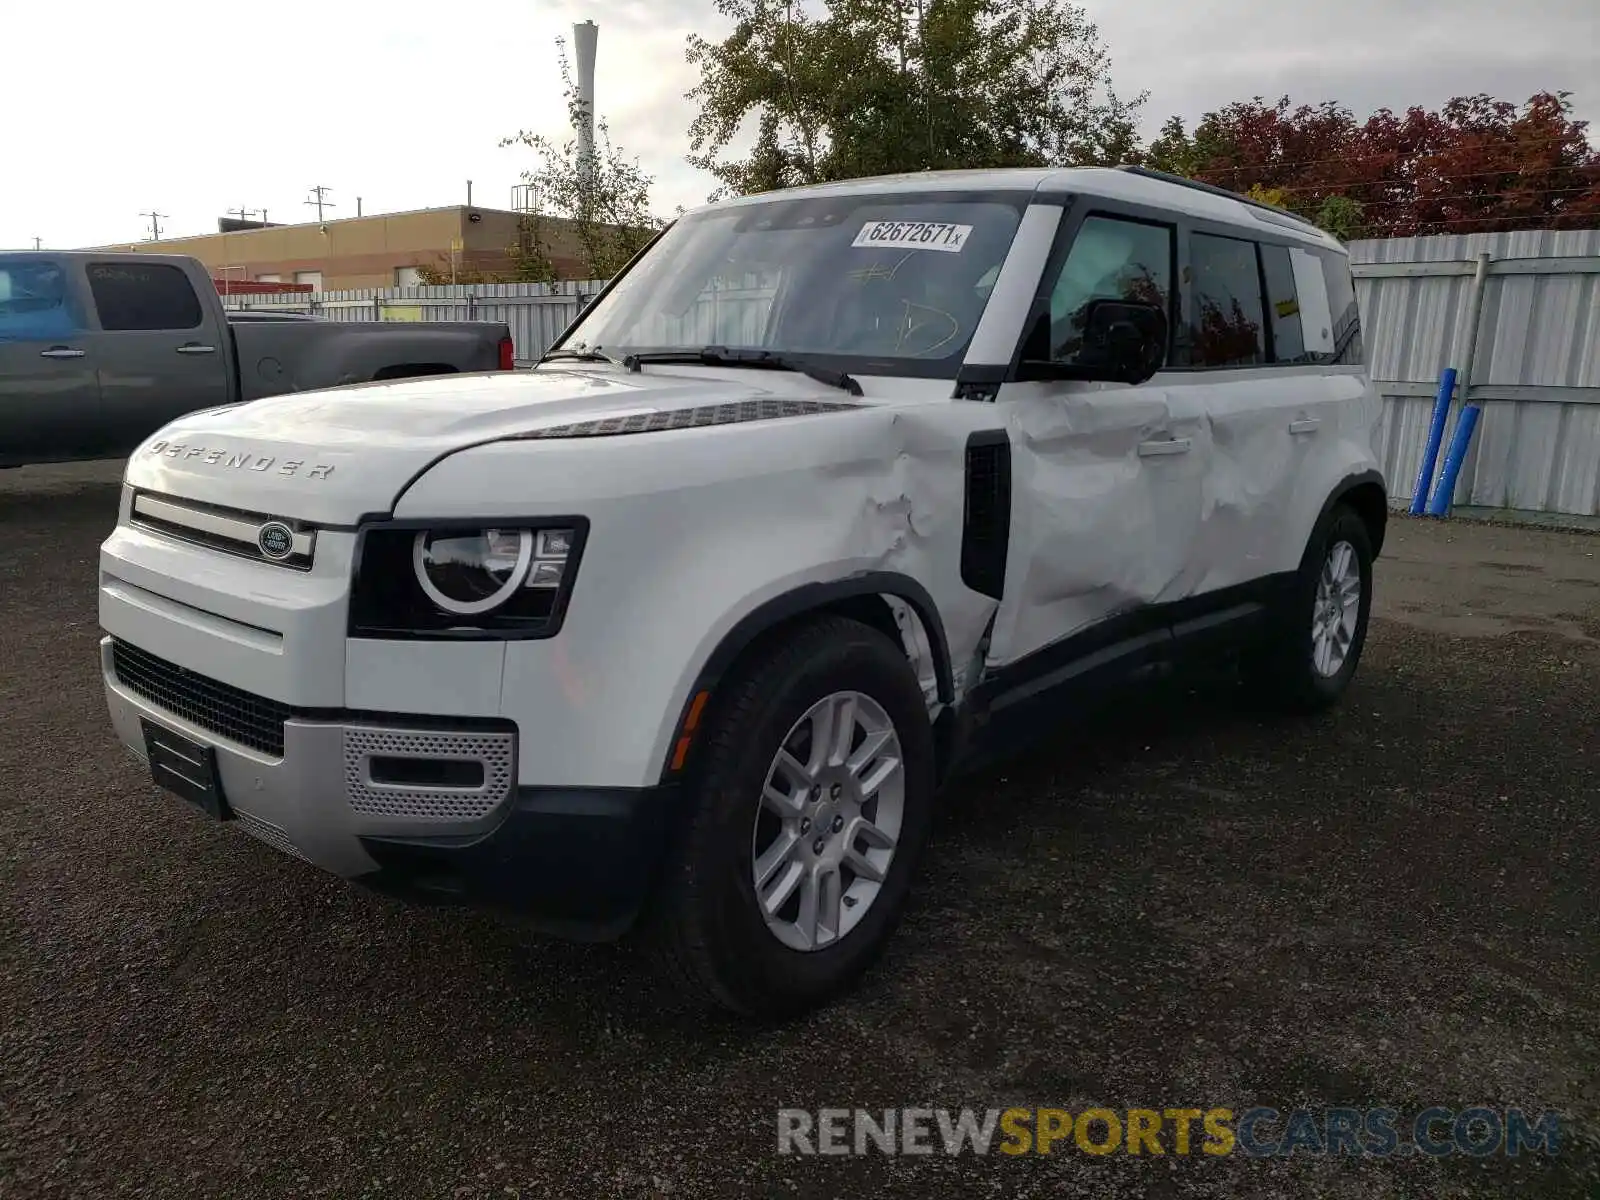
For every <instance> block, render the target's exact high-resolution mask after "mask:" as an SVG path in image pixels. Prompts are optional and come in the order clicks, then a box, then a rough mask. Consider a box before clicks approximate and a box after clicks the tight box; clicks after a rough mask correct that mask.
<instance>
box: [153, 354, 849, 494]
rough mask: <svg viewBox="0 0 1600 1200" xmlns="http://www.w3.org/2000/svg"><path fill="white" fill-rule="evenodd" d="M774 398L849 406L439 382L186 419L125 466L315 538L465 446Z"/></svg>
mask: <svg viewBox="0 0 1600 1200" xmlns="http://www.w3.org/2000/svg"><path fill="white" fill-rule="evenodd" d="M767 397H781V398H783V399H786V400H787V399H815V400H825V401H827V402H828V403H829V404H836V403H849V402H850V398H849V397H848V396H846V395H845V394H844V393H843V392H840V391H837V390H834V389H828V388H823V387H821V386H820V385H816V384H813V383H811V381H809V380H807V379H805V377H804V376H799V375H790V374H784V375H778V374H776V373H774V374H771V375H768V374H762V375H759V376H756V375H754V373H752V372H746V371H742V372H739V374H738V377H737V378H729V377H727V376H723V375H714V374H711V373H708V372H705V371H699V370H696V371H694V372H693V373H692V374H690V373H686V374H672V373H670V372H668V371H666V370H663V369H660V368H651V369H650V370H649V371H648V372H645V373H640V374H634V375H624V374H621V373H619V372H598V371H594V372H591V371H568V370H559V369H557V370H552V369H548V368H545V369H540V370H537V371H517V372H492V373H486V374H478V375H450V376H429V377H426V378H421V379H408V380H397V381H394V382H386V383H368V384H358V385H355V386H351V387H342V388H333V389H329V390H326V391H317V392H300V393H295V394H292V395H287V396H272V397H268V398H267V399H263V400H255V401H252V402H250V403H248V404H237V405H233V406H231V407H226V408H218V409H208V410H204V411H201V412H197V413H191V414H189V415H188V416H185V417H181V418H179V419H178V420H176V421H174V422H172V423H171V424H170V425H168V426H166V428H164V429H162V430H161V431H160V432H159V433H158V434H156V435H155V436H154V437H153V438H151V439H150V440H149V441H147V442H145V443H144V445H142V446H141V447H140V448H139V449H138V450H136V451H135V452H134V453H133V455H132V456H131V457H130V458H129V460H128V469H127V476H126V480H127V482H128V484H130V485H131V486H133V487H136V488H140V489H148V490H150V491H154V492H162V493H165V494H167V495H174V496H183V497H187V498H189V499H193V500H200V501H203V502H206V503H209V504H217V505H222V506H226V507H229V508H236V509H243V510H245V511H248V512H252V513H264V514H270V515H273V516H283V517H293V518H297V519H300V520H305V521H312V522H315V523H317V524H319V525H346V524H355V523H356V522H358V521H359V520H360V519H361V518H362V517H364V516H367V515H370V514H376V513H386V512H388V511H389V510H390V508H391V507H392V506H393V504H394V502H395V500H396V499H397V498H398V496H399V494H400V493H401V492H402V491H403V490H404V489H405V488H406V486H407V485H408V484H409V483H410V482H411V481H412V480H413V479H415V478H416V477H417V476H418V475H419V474H420V473H421V472H423V471H424V470H426V469H427V468H428V467H429V466H431V465H432V464H433V463H434V462H436V461H438V460H439V459H440V458H442V457H444V456H445V455H447V454H449V453H451V452H453V451H456V450H462V449H465V448H467V447H469V446H479V445H483V444H485V443H488V442H495V441H500V440H502V439H505V438H510V437H518V436H527V435H531V434H537V433H538V431H539V430H541V429H551V428H553V427H557V426H560V427H563V428H564V427H567V426H572V425H578V424H580V423H582V422H587V421H596V420H604V419H606V418H608V417H612V418H615V417H624V416H643V415H647V414H652V413H669V412H672V411H675V410H679V409H690V408H699V407H702V406H706V405H728V404H739V403H741V402H744V401H750V400H760V399H763V398H767Z"/></svg>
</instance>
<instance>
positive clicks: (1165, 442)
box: [1139, 438, 1193, 458]
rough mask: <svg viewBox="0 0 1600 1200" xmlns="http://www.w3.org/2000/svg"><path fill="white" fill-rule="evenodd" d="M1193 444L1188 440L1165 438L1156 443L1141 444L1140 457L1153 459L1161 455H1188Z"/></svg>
mask: <svg viewBox="0 0 1600 1200" xmlns="http://www.w3.org/2000/svg"><path fill="white" fill-rule="evenodd" d="M1192 446H1193V443H1192V442H1191V441H1190V440H1189V439H1188V438H1163V439H1161V440H1160V441H1156V442H1140V443H1139V457H1140V458H1152V457H1155V456H1157V455H1161V454H1187V453H1189V450H1190V448H1191V447H1192Z"/></svg>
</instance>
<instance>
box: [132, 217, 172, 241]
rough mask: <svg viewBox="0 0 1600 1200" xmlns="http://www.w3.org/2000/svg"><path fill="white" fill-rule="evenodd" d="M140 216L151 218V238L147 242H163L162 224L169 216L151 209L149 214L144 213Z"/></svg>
mask: <svg viewBox="0 0 1600 1200" xmlns="http://www.w3.org/2000/svg"><path fill="white" fill-rule="evenodd" d="M139 215H140V216H141V217H149V218H150V236H149V238H148V239H146V240H148V241H152V242H159V241H160V240H161V222H162V221H165V220H166V219H167V214H166V213H161V212H156V211H155V210H154V209H151V210H150V211H149V212H142V213H140V214H139Z"/></svg>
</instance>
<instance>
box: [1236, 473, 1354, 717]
mask: <svg viewBox="0 0 1600 1200" xmlns="http://www.w3.org/2000/svg"><path fill="white" fill-rule="evenodd" d="M1371 611H1372V538H1371V535H1370V534H1369V533H1368V532H1367V526H1366V522H1364V521H1363V520H1362V519H1361V517H1360V516H1359V515H1358V514H1357V513H1356V512H1355V510H1354V509H1352V508H1349V507H1348V506H1345V505H1340V506H1338V507H1337V508H1335V509H1334V510H1333V511H1332V513H1331V514H1329V517H1328V519H1327V520H1326V521H1325V522H1324V523H1323V526H1322V527H1321V528H1320V529H1319V530H1318V532H1317V533H1316V535H1314V536H1313V538H1312V542H1311V545H1310V546H1308V547H1307V548H1306V555H1305V558H1304V560H1303V561H1302V562H1301V566H1300V572H1299V575H1298V577H1297V578H1296V580H1295V584H1294V588H1293V590H1292V592H1291V594H1290V596H1289V598H1288V600H1287V601H1286V602H1285V604H1284V606H1283V608H1282V610H1281V611H1280V612H1279V613H1278V614H1277V616H1276V618H1275V619H1274V621H1273V625H1272V630H1271V633H1270V635H1269V638H1268V641H1267V642H1266V644H1265V645H1264V646H1262V647H1261V648H1260V649H1259V650H1258V651H1257V652H1255V653H1254V654H1252V655H1251V656H1250V657H1249V658H1248V659H1247V660H1246V662H1245V682H1246V684H1247V685H1248V686H1249V688H1250V691H1251V692H1252V693H1253V694H1254V695H1255V696H1256V697H1257V698H1259V699H1261V700H1262V701H1264V702H1266V703H1268V704H1270V705H1272V706H1273V707H1275V708H1280V709H1284V710H1287V711H1291V712H1308V711H1313V710H1315V709H1319V708H1324V707H1326V706H1328V705H1330V704H1333V703H1334V702H1335V701H1337V700H1338V699H1339V697H1341V696H1342V695H1344V692H1345V689H1346V688H1348V687H1349V686H1350V681H1351V679H1353V678H1354V677H1355V673H1356V667H1357V665H1358V664H1359V663H1360V661H1361V651H1362V648H1363V647H1364V646H1365V645H1366V640H1367V621H1368V618H1369V616H1370V615H1371Z"/></svg>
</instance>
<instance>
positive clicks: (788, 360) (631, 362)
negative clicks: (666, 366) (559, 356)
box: [622, 346, 863, 396]
mask: <svg viewBox="0 0 1600 1200" xmlns="http://www.w3.org/2000/svg"><path fill="white" fill-rule="evenodd" d="M622 363H623V365H624V366H625V367H627V368H628V370H630V371H637V370H638V369H639V367H640V365H641V364H643V363H699V364H701V365H702V366H707V367H762V368H765V369H766V370H769V371H796V372H798V373H799V374H801V375H804V376H806V378H808V379H815V380H816V381H817V382H818V383H825V384H827V385H828V386H829V387H836V388H841V389H843V390H844V391H846V392H849V393H850V394H851V395H852V396H860V395H862V394H863V393H862V391H861V385H860V384H859V383H857V382H856V381H855V379H854V378H852V377H851V376H849V375H847V374H845V373H844V372H843V371H834V370H830V369H829V368H827V367H823V366H818V365H817V364H816V363H814V362H810V361H808V360H806V359H804V358H800V357H797V356H795V355H792V354H778V353H775V352H774V351H771V350H730V349H728V347H726V346H702V347H701V348H700V349H698V350H644V351H641V352H640V353H638V354H630V355H628V356H627V357H626V358H625V359H623V360H622Z"/></svg>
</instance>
